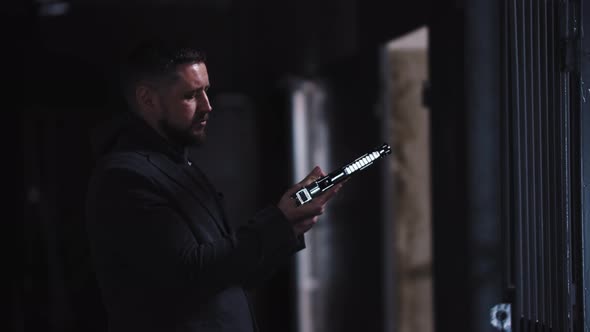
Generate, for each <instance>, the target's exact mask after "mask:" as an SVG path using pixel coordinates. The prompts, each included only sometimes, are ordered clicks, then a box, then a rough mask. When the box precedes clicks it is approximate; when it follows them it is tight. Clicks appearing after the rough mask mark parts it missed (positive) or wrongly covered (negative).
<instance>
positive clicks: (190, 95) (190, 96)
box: [184, 93, 195, 99]
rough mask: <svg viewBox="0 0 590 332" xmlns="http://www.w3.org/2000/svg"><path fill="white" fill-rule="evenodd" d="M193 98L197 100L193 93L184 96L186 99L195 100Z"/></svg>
mask: <svg viewBox="0 0 590 332" xmlns="http://www.w3.org/2000/svg"><path fill="white" fill-rule="evenodd" d="M193 98H195V94H194V93H191V94H189V95H184V99H193Z"/></svg>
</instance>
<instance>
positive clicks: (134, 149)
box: [87, 114, 304, 332]
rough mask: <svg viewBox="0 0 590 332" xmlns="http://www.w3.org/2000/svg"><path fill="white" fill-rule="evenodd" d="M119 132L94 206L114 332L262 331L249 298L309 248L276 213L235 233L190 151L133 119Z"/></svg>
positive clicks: (91, 216) (105, 149) (94, 192)
mask: <svg viewBox="0 0 590 332" xmlns="http://www.w3.org/2000/svg"><path fill="white" fill-rule="evenodd" d="M113 128H114V129H113ZM110 130H111V133H110V134H108V135H103V139H102V142H103V143H104V144H102V146H100V143H99V144H98V145H99V146H98V147H97V151H98V152H99V153H101V154H102V157H101V158H100V160H99V161H98V163H97V166H96V168H95V170H94V172H93V175H92V178H91V180H90V183H89V191H88V196H87V228H88V234H89V240H90V245H91V249H92V253H93V259H94V263H95V267H96V271H97V278H98V281H99V285H100V287H101V290H102V294H103V301H104V303H105V306H106V309H107V313H108V317H109V329H110V331H113V332H119V331H142V332H145V331H154V332H155V331H233V332H239V331H253V330H256V326H255V320H254V319H253V315H252V311H251V308H250V306H249V302H248V299H247V296H246V294H245V292H244V288H247V287H250V286H253V285H255V284H256V283H257V282H259V281H261V280H264V278H265V277H266V276H268V274H269V272H270V271H272V270H273V268H274V267H276V265H277V264H279V263H280V262H284V261H286V259H287V258H288V257H289V256H290V255H292V254H293V253H294V252H296V251H297V250H299V249H301V248H303V246H304V245H303V241H302V238H299V239H298V238H296V237H295V235H294V233H293V231H292V229H291V226H290V225H289V223H288V222H287V220H286V219H285V217H284V215H283V214H282V212H281V211H280V210H279V209H278V208H276V207H275V206H269V207H268V208H266V209H264V210H262V211H260V212H259V213H258V214H257V215H256V216H254V217H253V218H251V219H250V220H249V222H248V223H247V224H246V225H245V226H244V227H241V228H239V229H231V227H230V226H229V225H228V222H227V220H226V217H225V214H224V209H223V206H222V205H223V202H222V199H221V196H220V195H219V194H218V193H217V192H216V191H215V189H214V188H213V186H212V185H211V184H210V183H209V181H208V180H207V178H206V177H205V175H204V174H202V172H200V170H199V169H198V168H197V167H196V165H195V164H194V162H193V161H191V160H189V159H188V158H187V157H186V153H185V151H184V149H182V148H180V149H179V148H176V147H174V146H172V145H170V144H168V143H167V142H166V141H165V140H163V139H162V138H161V137H160V136H158V135H157V134H156V132H155V131H153V130H152V129H151V128H150V127H148V126H147V125H146V124H145V123H144V122H143V121H142V120H140V119H139V118H137V117H136V116H133V115H130V114H129V115H125V116H124V118H123V120H120V121H119V124H118V125H115V126H113V127H112V128H110ZM190 164H192V165H190Z"/></svg>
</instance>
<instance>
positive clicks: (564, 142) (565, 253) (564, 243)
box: [558, 1, 571, 331]
mask: <svg viewBox="0 0 590 332" xmlns="http://www.w3.org/2000/svg"><path fill="white" fill-rule="evenodd" d="M568 4H569V3H568V2H566V1H563V2H561V6H560V7H559V8H560V15H559V18H560V20H561V22H560V25H559V26H560V35H559V37H560V39H561V40H567V39H568V38H570V35H569V25H570V24H571V22H570V21H569V10H568ZM569 79H570V77H569V73H567V72H563V71H560V72H559V80H560V94H559V103H560V105H559V106H560V110H561V122H560V126H559V129H560V143H561V144H560V146H561V147H562V148H563V150H562V153H561V166H562V167H561V173H560V175H561V181H562V185H561V188H562V192H561V197H562V208H563V211H562V218H563V219H562V223H561V225H562V227H560V229H559V234H558V236H559V241H560V244H561V245H560V254H561V257H560V258H561V260H560V269H559V271H562V273H561V275H560V277H561V286H562V287H560V289H561V294H560V295H561V301H562V305H563V306H562V308H563V310H562V317H560V318H561V324H560V326H561V327H562V329H563V330H564V331H567V330H570V329H571V305H570V282H571V266H570V264H569V263H570V259H571V258H570V257H571V256H570V255H571V252H570V238H571V237H570V225H571V214H570V193H569V188H570V174H569V167H570V164H569V158H570V153H569V147H570V141H569V134H570V131H569V112H570V108H569V100H570V92H569Z"/></svg>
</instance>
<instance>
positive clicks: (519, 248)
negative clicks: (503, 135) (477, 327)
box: [510, 0, 526, 319]
mask: <svg viewBox="0 0 590 332" xmlns="http://www.w3.org/2000/svg"><path fill="white" fill-rule="evenodd" d="M520 3H521V0H514V1H513V2H512V6H511V7H512V13H511V14H512V15H511V19H510V22H511V23H512V29H511V33H512V35H513V36H514V40H513V44H512V47H513V59H512V61H511V64H512V65H513V68H512V72H513V75H514V77H513V80H512V81H513V90H512V91H513V94H512V95H513V96H514V99H513V110H514V112H513V114H512V116H513V118H512V124H513V127H512V131H513V132H514V142H513V147H514V154H513V155H514V166H515V167H514V174H515V179H514V180H515V181H514V185H515V207H516V208H515V210H516V212H515V219H514V222H515V224H516V227H515V230H516V234H515V240H516V241H515V242H516V245H515V247H516V271H515V273H516V280H515V282H516V292H517V294H516V300H517V309H518V313H519V316H524V315H525V308H526V296H525V294H526V293H525V288H524V284H525V275H524V271H523V266H524V265H525V255H524V247H523V237H524V236H523V231H524V230H523V219H524V212H523V205H524V198H523V196H524V195H523V183H522V177H523V176H522V175H523V174H522V173H523V172H522V170H523V160H522V153H521V148H522V143H521V141H522V133H521V131H522V130H521V126H520V122H521V121H520V117H521V113H522V101H521V99H522V98H521V96H522V95H521V93H520V92H521V91H520V90H521V83H520V80H521V73H520V72H521V69H520V68H521V66H522V57H521V52H520V45H522V43H521V40H522V36H521V33H520V29H519V27H520V26H519V24H518V22H519V21H520V15H519V12H520V10H519V9H520V8H522V5H519V4H520ZM515 319H520V317H515Z"/></svg>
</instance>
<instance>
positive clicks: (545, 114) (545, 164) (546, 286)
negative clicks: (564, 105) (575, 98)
mask: <svg viewBox="0 0 590 332" xmlns="http://www.w3.org/2000/svg"><path fill="white" fill-rule="evenodd" d="M539 17H540V26H539V29H540V30H541V31H540V34H541V38H540V47H539V49H540V51H541V52H540V54H541V57H540V60H541V61H540V64H539V66H540V68H539V72H540V74H541V79H540V82H541V83H540V84H541V86H540V88H539V89H540V94H541V107H540V111H541V122H542V129H541V140H540V141H541V144H542V147H543V149H542V151H543V152H544V153H543V158H542V160H543V161H542V172H541V173H542V174H541V178H542V179H543V180H542V181H543V189H544V190H543V204H542V207H543V209H542V211H543V215H542V218H541V227H540V229H541V237H540V241H541V245H542V256H543V258H542V260H541V262H542V267H541V272H540V273H541V275H542V285H541V292H542V294H543V296H542V300H541V303H542V309H543V312H542V319H543V323H544V324H545V326H550V324H551V312H552V310H551V309H552V302H551V293H550V291H549V290H550V289H551V260H550V257H551V251H550V242H549V241H548V239H549V236H548V235H549V227H548V224H549V223H550V222H551V205H550V202H551V198H550V195H552V191H551V189H550V187H549V183H550V181H549V164H550V162H551V161H550V146H549V130H550V129H549V126H550V121H549V106H548V102H549V97H548V95H549V93H550V91H549V88H548V79H549V75H548V57H549V54H548V52H549V47H548V40H547V39H548V32H547V31H548V28H547V27H548V26H549V22H548V17H547V0H543V1H542V2H541V9H540V13H539Z"/></svg>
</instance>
